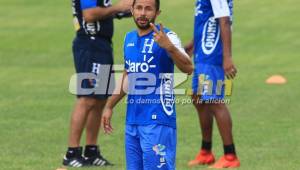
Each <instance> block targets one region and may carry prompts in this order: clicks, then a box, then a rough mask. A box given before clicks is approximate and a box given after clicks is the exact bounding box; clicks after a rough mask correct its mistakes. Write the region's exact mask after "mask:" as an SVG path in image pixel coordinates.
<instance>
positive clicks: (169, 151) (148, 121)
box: [102, 0, 193, 170]
mask: <svg viewBox="0 0 300 170" xmlns="http://www.w3.org/2000/svg"><path fill="white" fill-rule="evenodd" d="M131 10H132V15H133V17H134V21H135V23H136V25H137V29H136V30H134V31H132V32H129V33H127V35H126V37H125V42H124V60H125V70H124V74H123V85H121V86H124V87H126V86H127V89H128V90H125V89H126V88H125V89H124V88H117V90H116V91H118V90H119V89H120V92H121V93H119V94H114V95H112V97H111V98H110V99H109V100H108V102H107V104H106V106H105V109H104V111H103V116H102V125H103V127H104V131H105V132H106V133H111V132H112V130H113V129H112V126H111V116H112V113H113V108H114V107H115V106H116V104H117V103H118V102H119V101H120V100H121V99H122V98H123V97H124V96H125V95H126V93H125V91H128V97H127V113H126V129H125V131H126V132H125V151H126V165H127V166H126V167H127V169H128V170H156V169H157V170H175V157H176V111H175V103H174V102H175V101H174V94H173V73H174V64H175V65H176V66H177V67H178V68H179V69H180V70H181V71H182V72H184V73H187V74H191V73H192V71H193V65H192V61H191V59H190V58H189V56H188V55H187V54H186V53H185V51H184V48H183V47H182V46H181V41H180V40H179V38H178V37H177V35H176V34H175V33H174V32H172V31H170V30H169V29H167V28H164V27H163V25H162V24H160V25H154V23H155V19H156V17H157V16H158V15H159V14H160V1H159V0H134V3H133V6H132V9H131Z"/></svg>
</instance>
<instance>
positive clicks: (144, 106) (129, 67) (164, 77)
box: [124, 29, 176, 128]
mask: <svg viewBox="0 0 300 170" xmlns="http://www.w3.org/2000/svg"><path fill="white" fill-rule="evenodd" d="M165 32H166V33H167V34H175V33H173V32H170V30H168V29H165ZM175 35H176V34H175ZM124 60H125V69H126V71H127V74H128V97H127V115H126V123H127V124H129V125H150V124H161V125H166V126H170V127H173V128H176V111H175V103H174V101H175V96H174V92H173V73H174V63H173V60H172V59H171V58H170V57H169V56H168V54H167V52H166V50H165V49H163V48H161V47H160V46H159V45H158V44H157V43H156V42H155V41H154V40H153V32H150V33H149V34H147V35H144V36H139V35H138V32H137V31H132V32H129V33H127V35H126V37H125V43H124ZM136 80H138V81H136ZM143 81H144V82H143ZM146 81H147V82H148V83H146ZM149 82H150V83H149Z"/></svg>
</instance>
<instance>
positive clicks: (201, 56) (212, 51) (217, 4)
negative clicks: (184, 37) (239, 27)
mask: <svg viewBox="0 0 300 170" xmlns="http://www.w3.org/2000/svg"><path fill="white" fill-rule="evenodd" d="M232 14H233V1H232V0H197V1H196V8H195V24H194V49H195V50H194V62H195V63H196V64H197V63H203V64H212V65H222V64H223V49H222V40H221V33H220V27H219V23H218V20H217V19H218V18H220V17H227V16H229V17H230V20H231V22H232Z"/></svg>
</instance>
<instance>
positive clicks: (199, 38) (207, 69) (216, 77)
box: [186, 0, 240, 168]
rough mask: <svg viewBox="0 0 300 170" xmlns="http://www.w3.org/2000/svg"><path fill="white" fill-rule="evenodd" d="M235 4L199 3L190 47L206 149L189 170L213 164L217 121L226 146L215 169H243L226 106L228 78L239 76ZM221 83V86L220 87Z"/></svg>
mask: <svg viewBox="0 0 300 170" xmlns="http://www.w3.org/2000/svg"><path fill="white" fill-rule="evenodd" d="M232 7H233V4H232V0H197V2H196V11H195V25H194V40H193V41H192V42H191V43H190V44H189V45H187V46H186V51H187V53H189V54H191V53H192V51H193V50H194V64H195V70H194V76H193V85H192V87H193V96H192V98H193V103H194V106H195V107H196V110H197V112H198V116H199V122H200V126H201V131H202V147H201V150H200V151H199V153H198V154H197V156H196V158H195V159H194V160H192V161H190V162H189V163H188V165H189V166H194V165H199V164H212V163H214V161H215V158H214V155H213V153H212V129H213V117H214V118H215V119H216V122H217V125H218V128H219V132H220V135H221V137H222V140H223V144H224V156H222V157H221V158H220V159H219V160H218V161H217V162H216V163H215V164H214V165H212V167H213V168H235V167H239V166H240V162H239V160H238V157H237V155H236V151H235V146H234V142H233V135H232V122H231V117H230V113H229V110H228V108H227V107H226V105H225V104H224V78H225V75H226V76H227V78H229V79H233V78H234V77H235V75H236V73H237V70H236V68H235V66H234V63H233V60H232V53H231V22H232ZM220 82H221V86H219V85H220Z"/></svg>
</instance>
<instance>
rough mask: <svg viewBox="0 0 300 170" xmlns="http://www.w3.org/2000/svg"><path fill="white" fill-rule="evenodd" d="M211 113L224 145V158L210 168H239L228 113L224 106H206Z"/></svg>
mask: <svg viewBox="0 0 300 170" xmlns="http://www.w3.org/2000/svg"><path fill="white" fill-rule="evenodd" d="M208 105H209V109H210V110H211V111H212V112H213V114H214V116H215V119H216V122H217V125H218V129H219V132H220V135H221V137H222V141H223V145H224V156H222V157H221V158H220V159H219V160H218V161H217V162H216V163H215V164H214V165H213V166H212V168H235V167H239V166H240V161H239V160H238V158H237V156H236V151H235V146H234V142H233V135H232V120H231V116H230V112H229V110H228V108H227V106H226V105H225V104H221V103H219V104H208Z"/></svg>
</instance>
